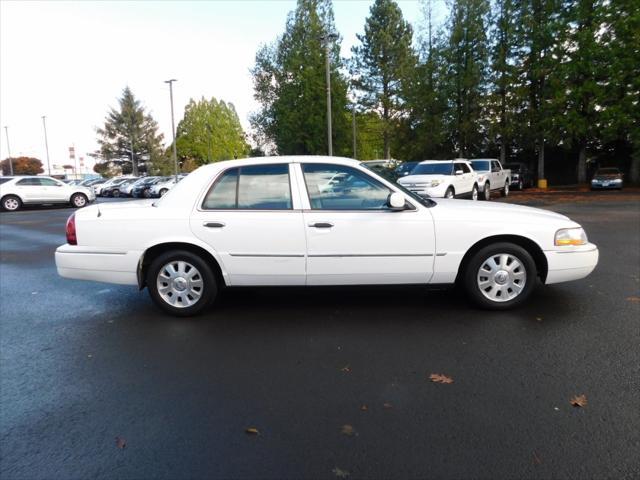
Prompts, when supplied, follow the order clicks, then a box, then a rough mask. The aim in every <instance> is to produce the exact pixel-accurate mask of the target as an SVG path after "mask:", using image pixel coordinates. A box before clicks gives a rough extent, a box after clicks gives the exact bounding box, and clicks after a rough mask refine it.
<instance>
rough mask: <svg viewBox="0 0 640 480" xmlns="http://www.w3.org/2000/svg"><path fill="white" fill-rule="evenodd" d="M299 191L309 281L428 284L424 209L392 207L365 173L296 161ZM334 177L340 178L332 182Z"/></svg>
mask: <svg viewBox="0 0 640 480" xmlns="http://www.w3.org/2000/svg"><path fill="white" fill-rule="evenodd" d="M294 167H295V169H296V170H297V172H296V176H297V178H298V182H299V183H300V191H301V192H305V193H306V194H303V197H302V202H303V204H304V210H303V215H304V226H305V230H306V238H307V285H348V284H363V285H364V284H392V283H428V282H429V280H430V279H431V276H432V273H433V261H434V255H435V240H434V228H433V219H432V216H431V214H430V212H428V210H427V209H421V208H417V206H415V205H408V206H409V208H408V209H407V210H402V211H392V210H391V209H390V208H389V207H388V206H387V199H388V197H389V194H390V193H391V191H392V190H391V189H389V188H388V187H387V186H386V185H384V184H383V183H382V182H380V181H378V180H377V179H376V178H374V177H372V176H371V175H370V174H369V173H368V172H365V171H363V170H360V169H357V168H354V167H348V166H344V165H336V164H331V163H320V162H318V163H306V162H305V163H301V164H294ZM336 180H338V181H337V182H336Z"/></svg>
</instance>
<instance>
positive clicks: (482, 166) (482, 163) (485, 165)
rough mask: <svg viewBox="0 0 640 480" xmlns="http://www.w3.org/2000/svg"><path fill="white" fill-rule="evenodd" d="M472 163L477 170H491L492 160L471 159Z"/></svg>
mask: <svg viewBox="0 0 640 480" xmlns="http://www.w3.org/2000/svg"><path fill="white" fill-rule="evenodd" d="M471 165H473V169H474V170H475V171H476V172H490V171H491V162H490V161H489V160H471Z"/></svg>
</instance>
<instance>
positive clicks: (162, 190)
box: [158, 188, 169, 197]
mask: <svg viewBox="0 0 640 480" xmlns="http://www.w3.org/2000/svg"><path fill="white" fill-rule="evenodd" d="M168 191H169V190H168V189H166V188H162V189H160V191H159V192H158V193H159V194H160V196H161V197H164V194H165V193H167V192H168Z"/></svg>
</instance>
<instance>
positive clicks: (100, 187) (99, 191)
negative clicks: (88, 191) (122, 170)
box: [93, 177, 130, 197]
mask: <svg viewBox="0 0 640 480" xmlns="http://www.w3.org/2000/svg"><path fill="white" fill-rule="evenodd" d="M127 178H130V177H113V178H110V179H109V180H107V181H105V182H104V183H98V184H96V185H95V186H94V187H93V189H94V191H95V192H96V196H98V197H105V196H107V195H105V192H107V191H110V189H111V188H112V187H113V186H114V185H119V184H120V183H122V182H124V181H125V180H126V179H127Z"/></svg>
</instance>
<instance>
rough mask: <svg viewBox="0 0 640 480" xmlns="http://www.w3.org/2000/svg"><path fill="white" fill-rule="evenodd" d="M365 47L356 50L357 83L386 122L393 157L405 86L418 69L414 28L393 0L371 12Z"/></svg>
mask: <svg viewBox="0 0 640 480" xmlns="http://www.w3.org/2000/svg"><path fill="white" fill-rule="evenodd" d="M357 37H358V40H359V41H360V42H361V45H359V46H356V47H354V48H353V55H354V59H353V60H354V61H353V69H352V70H353V74H354V75H355V79H354V84H355V86H356V88H357V89H358V91H359V92H360V103H361V104H362V105H363V106H364V107H365V108H366V109H367V110H370V111H375V112H378V114H379V115H380V117H381V118H382V120H383V122H384V130H383V133H382V135H383V141H384V158H391V141H392V136H393V132H394V130H395V129H396V128H397V123H398V120H399V118H400V117H401V116H402V114H403V113H404V112H406V105H405V101H404V91H403V90H404V87H406V84H407V79H408V76H409V75H410V74H411V70H412V69H413V68H414V66H415V62H416V59H415V54H414V52H413V50H412V48H411V42H412V37H413V29H412V28H411V25H410V24H409V23H408V22H407V21H405V20H404V18H403V17H402V11H401V10H400V7H399V6H398V4H397V3H396V2H394V1H393V0H376V1H375V2H374V4H373V5H372V6H371V9H370V10H369V17H367V19H366V21H365V26H364V34H363V35H358V36H357Z"/></svg>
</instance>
